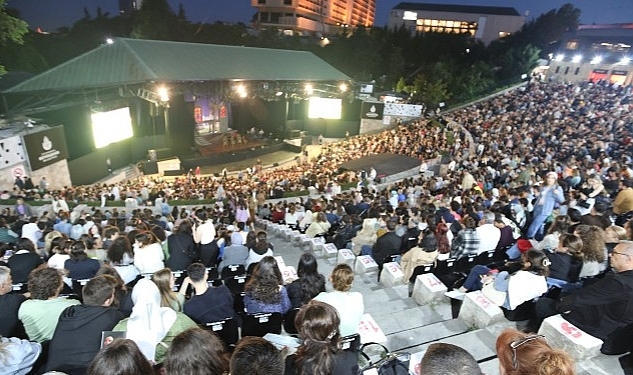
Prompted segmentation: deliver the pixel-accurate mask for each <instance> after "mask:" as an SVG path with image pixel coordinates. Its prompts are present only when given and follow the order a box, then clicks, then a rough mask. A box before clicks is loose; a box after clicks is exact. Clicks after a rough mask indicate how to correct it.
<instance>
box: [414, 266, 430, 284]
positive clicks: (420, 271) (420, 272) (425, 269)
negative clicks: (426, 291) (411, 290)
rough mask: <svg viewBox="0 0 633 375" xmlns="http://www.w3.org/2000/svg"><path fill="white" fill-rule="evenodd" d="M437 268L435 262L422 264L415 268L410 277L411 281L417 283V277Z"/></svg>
mask: <svg viewBox="0 0 633 375" xmlns="http://www.w3.org/2000/svg"><path fill="white" fill-rule="evenodd" d="M434 270H435V264H433V263H429V264H423V265H421V266H417V267H415V268H414V269H413V274H412V275H411V277H410V278H409V282H410V283H415V279H416V278H417V277H418V276H419V275H424V274H425V273H431V272H433V271H434Z"/></svg>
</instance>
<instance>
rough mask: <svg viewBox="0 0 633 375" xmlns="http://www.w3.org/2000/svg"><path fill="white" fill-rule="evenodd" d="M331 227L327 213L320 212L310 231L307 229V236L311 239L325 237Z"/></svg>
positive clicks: (309, 228)
mask: <svg viewBox="0 0 633 375" xmlns="http://www.w3.org/2000/svg"><path fill="white" fill-rule="evenodd" d="M330 227H331V224H330V222H329V221H328V220H327V216H325V213H323V212H319V213H317V214H316V218H315V219H314V221H313V222H312V223H311V224H310V226H309V227H308V229H306V234H307V235H308V236H310V237H316V236H324V235H325V234H326V233H327V232H328V231H329V230H330Z"/></svg>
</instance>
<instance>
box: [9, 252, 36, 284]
mask: <svg viewBox="0 0 633 375" xmlns="http://www.w3.org/2000/svg"><path fill="white" fill-rule="evenodd" d="M7 264H8V265H9V268H11V278H12V279H13V283H14V284H17V283H26V282H27V281H28V279H29V273H31V271H32V270H33V269H35V268H36V267H37V266H39V265H40V264H42V259H41V258H40V256H39V255H37V254H35V253H31V252H28V253H22V254H13V256H11V258H9V262H7Z"/></svg>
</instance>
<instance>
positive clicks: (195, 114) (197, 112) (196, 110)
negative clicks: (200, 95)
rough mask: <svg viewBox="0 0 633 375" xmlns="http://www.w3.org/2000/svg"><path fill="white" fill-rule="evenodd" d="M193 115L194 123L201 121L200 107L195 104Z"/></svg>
mask: <svg viewBox="0 0 633 375" xmlns="http://www.w3.org/2000/svg"><path fill="white" fill-rule="evenodd" d="M193 117H194V118H195V120H196V123H198V124H199V123H201V122H202V108H200V107H198V106H196V107H195V108H194V109H193Z"/></svg>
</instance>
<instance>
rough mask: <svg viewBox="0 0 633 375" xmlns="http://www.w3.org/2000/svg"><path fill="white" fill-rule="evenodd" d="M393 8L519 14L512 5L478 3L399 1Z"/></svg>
mask: <svg viewBox="0 0 633 375" xmlns="http://www.w3.org/2000/svg"><path fill="white" fill-rule="evenodd" d="M393 9H403V10H422V11H428V12H450V13H475V14H494V15H500V16H520V14H519V12H517V10H516V9H514V8H512V7H491V6H478V5H457V4H426V3H400V4H398V5H396V6H395V7H394V8H393Z"/></svg>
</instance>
